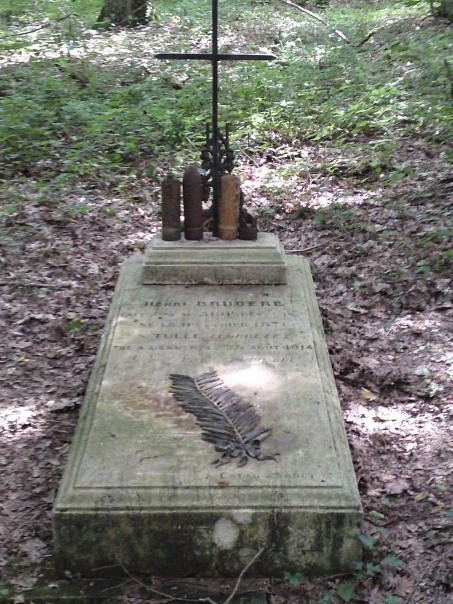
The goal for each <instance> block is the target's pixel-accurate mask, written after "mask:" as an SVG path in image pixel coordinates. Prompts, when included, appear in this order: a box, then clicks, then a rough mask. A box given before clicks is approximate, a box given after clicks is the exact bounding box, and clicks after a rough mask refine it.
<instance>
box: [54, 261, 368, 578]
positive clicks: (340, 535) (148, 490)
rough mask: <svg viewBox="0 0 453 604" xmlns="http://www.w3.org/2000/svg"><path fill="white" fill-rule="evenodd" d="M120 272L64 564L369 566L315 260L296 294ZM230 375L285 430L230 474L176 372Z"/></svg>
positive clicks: (59, 526)
mask: <svg viewBox="0 0 453 604" xmlns="http://www.w3.org/2000/svg"><path fill="white" fill-rule="evenodd" d="M142 266H143V260H142V259H141V258H132V259H130V260H128V261H127V262H126V263H125V264H124V266H123V268H122V272H121V275H120V279H119V282H118V285H117V289H116V292H115V294H114V299H113V302H112V306H111V310H110V314H109V318H108V321H107V326H106V331H105V335H104V337H103V340H102V344H101V347H100V350H99V353H98V357H97V360H96V363H95V368H94V371H93V374H92V377H91V380H90V383H89V387H88V391H87V395H86V399H85V402H84V405H83V407H82V412H81V417H80V422H79V425H78V428H77V431H76V435H75V437H74V442H73V444H72V448H71V451H70V455H69V459H68V463H67V466H66V469H65V472H64V476H63V479H62V482H61V485H60V490H59V493H58V496H57V499H56V502H55V505H54V510H53V529H54V543H55V559H56V563H57V566H58V567H60V568H62V569H65V570H71V571H73V572H82V573H83V572H87V571H90V570H92V569H99V568H100V567H104V568H105V567H109V566H112V565H119V566H120V567H123V568H124V569H127V571H128V572H134V573H136V572H137V573H140V572H141V573H147V574H151V575H153V574H155V575H167V576H169V575H170V576H185V575H199V576H237V575H238V574H239V573H240V571H241V570H242V569H243V568H244V566H245V565H246V564H247V562H249V561H250V560H251V559H252V558H253V556H254V555H255V554H256V552H257V551H259V549H260V548H261V547H263V548H264V549H263V552H262V554H261V555H260V556H259V558H258V559H257V560H256V561H255V562H254V564H253V565H252V567H251V568H250V569H249V571H248V574H250V575H255V576H282V575H283V574H284V573H285V572H290V573H295V572H302V573H304V574H305V573H311V574H326V573H328V574H331V573H336V572H342V571H345V570H348V569H350V568H351V565H352V563H353V562H354V561H355V560H357V559H359V557H360V546H359V543H358V541H357V539H356V538H355V535H356V533H357V528H358V524H359V522H360V520H361V518H362V510H361V503H360V498H359V494H358V490H357V485H356V480H355V475H354V471H353V467H352V463H351V458H350V453H349V448H348V444H347V440H346V435H345V431H344V427H343V422H342V414H341V410H340V405H339V401H338V396H337V392H336V388H335V383H334V379H333V374H332V370H331V366H330V360H329V357H328V352H327V348H326V344H325V340H324V335H323V330H322V324H321V320H320V317H319V311H318V307H317V304H316V298H315V293H314V288H313V284H312V280H311V275H310V270H309V265H308V262H307V261H305V260H304V259H302V258H299V257H297V258H288V259H287V261H286V266H287V283H286V284H284V285H234V286H220V285H196V286H187V285H153V286H150V285H143V284H142V282H141V279H142ZM211 370H215V371H217V373H218V374H219V376H220V377H221V378H222V379H223V380H224V382H225V383H226V384H227V385H228V386H229V387H230V388H231V389H233V390H234V391H235V392H236V393H237V394H239V395H240V396H241V397H243V399H244V400H247V401H249V402H250V403H252V404H253V406H254V407H255V408H256V410H257V412H258V413H259V415H260V416H261V419H262V424H263V426H265V427H269V428H271V429H272V434H271V436H270V437H269V438H268V439H267V440H265V441H264V442H263V445H262V450H263V454H264V455H266V454H274V453H279V457H278V461H272V460H267V461H257V460H254V459H251V460H250V461H249V463H247V465H245V466H243V467H237V464H236V463H235V460H232V461H231V463H229V464H226V465H222V466H215V465H213V464H212V463H211V462H212V461H213V460H215V459H216V458H218V456H219V453H216V452H215V451H214V447H213V446H212V445H211V444H209V443H206V442H204V441H203V440H202V439H201V437H200V434H201V431H200V428H199V427H198V426H197V424H196V421H195V418H194V417H193V416H192V415H191V414H188V413H186V412H184V411H183V410H182V409H181V407H180V406H179V405H178V403H177V402H176V401H175V399H174V398H173V396H172V395H171V394H170V392H169V388H170V379H169V375H170V374H171V373H183V374H187V375H190V376H193V377H194V376H198V375H200V374H202V373H204V372H206V371H211Z"/></svg>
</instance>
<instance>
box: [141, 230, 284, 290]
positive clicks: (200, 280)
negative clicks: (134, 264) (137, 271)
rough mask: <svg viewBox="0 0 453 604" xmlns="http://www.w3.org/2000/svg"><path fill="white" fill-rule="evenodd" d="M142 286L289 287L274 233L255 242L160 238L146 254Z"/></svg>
mask: <svg viewBox="0 0 453 604" xmlns="http://www.w3.org/2000/svg"><path fill="white" fill-rule="evenodd" d="M142 283H143V284H144V285H165V284H167V285H168V284H174V285H178V284H192V285H198V284H211V285H212V284H216V285H244V284H248V285H280V284H283V283H286V257H285V251H284V249H283V246H282V244H281V243H280V241H279V240H278V239H277V237H276V236H275V235H272V234H271V233H259V234H258V239H257V240H256V241H253V242H250V241H241V240H240V239H235V240H234V241H222V240H221V239H211V240H207V239H205V240H201V241H186V240H181V241H163V240H162V238H161V237H160V236H159V235H157V236H156V237H155V238H154V239H153V241H152V242H151V244H150V245H149V246H148V249H147V250H146V254H145V260H144V263H143V274H142Z"/></svg>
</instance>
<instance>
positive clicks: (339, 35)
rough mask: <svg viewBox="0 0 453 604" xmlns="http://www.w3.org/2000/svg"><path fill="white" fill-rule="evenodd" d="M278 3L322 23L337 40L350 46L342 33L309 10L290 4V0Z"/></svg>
mask: <svg viewBox="0 0 453 604" xmlns="http://www.w3.org/2000/svg"><path fill="white" fill-rule="evenodd" d="M279 2H283V4H287V5H288V6H292V7H293V8H296V9H297V10H300V11H301V12H302V13H304V14H305V15H308V16H309V17H311V18H312V19H316V21H319V22H320V23H322V24H323V25H325V26H326V27H328V28H329V29H331V30H332V31H333V32H334V33H336V34H337V36H338V37H339V38H341V39H342V40H344V42H347V43H348V44H351V45H352V42H351V40H349V39H348V38H347V37H346V36H345V35H344V33H343V32H342V31H340V30H339V29H335V28H334V27H332V25H330V23H327V21H325V20H324V19H323V18H322V17H320V16H319V15H318V14H316V13H314V12H312V11H311V10H308V8H304V7H303V6H299V5H298V4H295V3H294V2H291V0H279Z"/></svg>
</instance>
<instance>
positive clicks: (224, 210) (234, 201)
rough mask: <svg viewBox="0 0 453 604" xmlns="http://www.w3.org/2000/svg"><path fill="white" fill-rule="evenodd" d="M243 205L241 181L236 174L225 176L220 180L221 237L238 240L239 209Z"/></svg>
mask: <svg viewBox="0 0 453 604" xmlns="http://www.w3.org/2000/svg"><path fill="white" fill-rule="evenodd" d="M240 204H241V181H240V180H239V178H238V177H237V176H235V175H234V174H224V175H223V176H222V178H221V179H220V197H219V237H220V239H225V240H232V239H236V238H237V234H238V226H239V208H240Z"/></svg>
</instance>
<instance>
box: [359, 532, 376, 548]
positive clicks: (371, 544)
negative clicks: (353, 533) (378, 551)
mask: <svg viewBox="0 0 453 604" xmlns="http://www.w3.org/2000/svg"><path fill="white" fill-rule="evenodd" d="M357 539H358V540H359V541H360V543H361V544H362V546H363V549H364V550H365V551H367V552H372V551H373V550H374V548H375V546H376V539H374V538H373V537H371V535H367V534H365V533H360V535H357Z"/></svg>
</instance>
